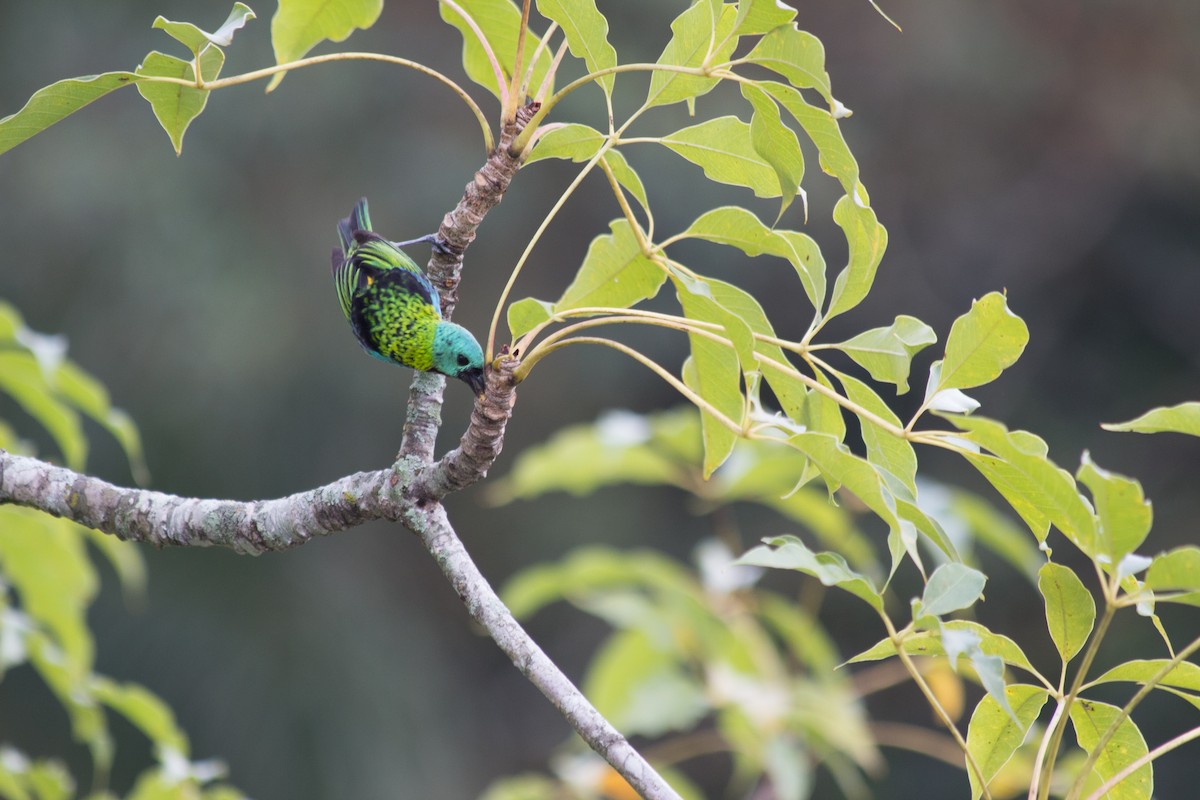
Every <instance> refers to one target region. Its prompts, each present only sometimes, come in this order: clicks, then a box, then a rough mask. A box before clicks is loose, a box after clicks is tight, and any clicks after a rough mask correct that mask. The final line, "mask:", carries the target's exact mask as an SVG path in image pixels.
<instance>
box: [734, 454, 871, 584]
mask: <svg viewBox="0 0 1200 800" xmlns="http://www.w3.org/2000/svg"><path fill="white" fill-rule="evenodd" d="M772 449H774V450H779V451H782V450H783V449H784V448H780V447H774V446H772ZM794 455H795V456H797V457H800V458H803V456H802V454H800V453H794ZM735 458H736V456H735ZM797 471H798V470H795V469H793V470H792V471H791V473H789V474H788V476H787V477H788V478H791V479H792V481H790V482H794V476H795V474H796V472H797ZM722 474H723V473H718V477H720V476H721V475H722ZM792 488H793V487H792V486H784V487H783V488H782V489H777V490H775V491H772V492H770V493H769V494H767V493H766V490H765V489H764V491H763V493H760V494H758V495H756V496H753V497H747V493H745V492H740V491H739V492H736V493H734V492H731V493H730V496H732V497H735V498H736V497H741V498H743V499H755V500H757V501H758V502H760V503H762V504H763V505H765V506H767V507H768V508H773V509H775V510H776V511H778V512H779V513H780V514H783V515H784V516H785V517H787V518H788V519H792V520H795V521H796V522H798V523H800V524H801V525H803V526H804V528H805V530H807V531H809V532H810V533H812V535H813V536H815V537H816V538H817V539H819V540H820V541H821V542H822V544H824V545H825V546H827V547H832V548H837V551H838V552H839V553H841V554H842V555H843V556H844V557H845V558H846V561H847V562H848V563H849V564H850V565H851V566H852V567H853V568H854V569H855V570H857V571H859V572H867V573H872V574H873V573H877V572H878V570H879V563H878V559H877V558H876V556H875V551H874V549H873V547H872V545H871V541H870V540H869V539H868V538H867V537H866V536H864V535H863V533H862V532H861V531H859V530H858V527H857V525H855V523H854V519H853V518H852V517H851V516H850V514H849V513H848V512H847V511H846V510H845V509H843V508H841V507H839V506H835V505H833V504H832V503H830V502H829V498H828V496H827V495H826V494H825V493H824V492H816V491H813V490H810V489H805V488H801V489H799V490H797V491H791V490H792ZM784 492H791V493H790V494H787V495H786V496H782V495H783V493H784Z"/></svg>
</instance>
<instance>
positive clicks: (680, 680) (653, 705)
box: [583, 630, 711, 736]
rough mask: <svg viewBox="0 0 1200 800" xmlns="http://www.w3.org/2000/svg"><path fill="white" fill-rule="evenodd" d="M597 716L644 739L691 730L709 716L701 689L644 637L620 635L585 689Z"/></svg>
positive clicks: (594, 665) (600, 656) (594, 666)
mask: <svg viewBox="0 0 1200 800" xmlns="http://www.w3.org/2000/svg"><path fill="white" fill-rule="evenodd" d="M583 691H584V694H586V695H587V696H588V699H590V700H591V701H592V703H594V704H595V706H596V708H597V710H599V711H600V713H601V714H603V715H604V716H605V717H607V718H608V719H609V720H611V721H612V722H613V724H614V725H619V726H621V730H623V731H629V732H630V733H635V734H641V735H644V736H661V735H663V734H666V733H671V732H673V731H683V730H688V729H689V728H691V727H692V726H693V725H695V724H696V722H698V721H699V720H700V719H701V718H703V717H704V716H705V715H706V714H708V713H709V712H710V711H711V706H710V705H709V702H708V700H707V699H706V697H705V692H704V688H703V686H701V685H699V684H698V683H697V682H696V680H695V678H693V677H691V676H689V675H688V674H687V673H686V672H685V671H684V670H683V669H682V667H681V666H680V665H679V664H678V663H677V662H676V658H675V656H674V655H673V654H672V653H671V652H670V650H669V649H667V648H664V647H663V646H662V645H661V644H658V643H655V642H652V641H651V640H650V638H649V637H648V636H647V635H646V634H645V633H644V632H642V631H638V630H625V631H619V632H617V633H615V634H613V635H612V636H611V637H609V639H608V641H607V642H606V643H605V644H604V646H603V647H602V648H601V649H600V651H599V652H598V653H597V654H596V655H595V657H593V659H592V662H591V665H590V666H589V667H588V674H587V678H586V679H585V681H584V685H583Z"/></svg>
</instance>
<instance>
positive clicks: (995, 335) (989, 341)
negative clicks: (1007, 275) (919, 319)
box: [937, 292, 1029, 391]
mask: <svg viewBox="0 0 1200 800" xmlns="http://www.w3.org/2000/svg"><path fill="white" fill-rule="evenodd" d="M1028 342H1029V328H1027V327H1026V326H1025V321H1024V320H1022V319H1021V318H1020V317H1018V316H1017V315H1016V314H1014V313H1012V312H1011V311H1009V309H1008V304H1007V303H1006V302H1005V300H1004V295H1002V294H1000V293H999V292H991V293H990V294H987V295H984V296H983V297H982V298H981V299H979V300H976V301H974V302H973V303H971V310H970V311H968V312H967V313H966V314H963V315H962V316H961V317H959V318H958V319H956V320H955V321H954V325H952V326H951V328H950V336H949V337H947V339H946V358H945V359H944V360H943V361H942V373H941V380H940V382H939V384H938V387H937V388H938V391H941V390H943V389H970V388H971V387H972V386H982V385H983V384H985V383H990V382H991V381H994V380H995V379H996V378H997V377H999V375H1000V373H1001V372H1003V371H1004V370H1005V369H1007V368H1008V367H1010V366H1012V365H1013V364H1014V363H1015V362H1016V360H1017V359H1018V358H1020V357H1021V353H1022V352H1023V351H1024V350H1025V345H1026V344H1027V343H1028Z"/></svg>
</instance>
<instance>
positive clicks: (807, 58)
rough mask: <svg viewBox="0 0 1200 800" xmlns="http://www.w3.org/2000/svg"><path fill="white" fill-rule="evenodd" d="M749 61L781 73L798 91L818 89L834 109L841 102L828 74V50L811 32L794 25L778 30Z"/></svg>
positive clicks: (758, 48) (757, 48)
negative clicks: (826, 56)
mask: <svg viewBox="0 0 1200 800" xmlns="http://www.w3.org/2000/svg"><path fill="white" fill-rule="evenodd" d="M746 61H748V62H750V63H751V64H758V65H759V66H762V67H766V68H767V69H769V70H772V71H773V72H777V73H779V74H780V75H782V76H783V77H784V78H786V79H787V80H788V82H789V83H791V84H792V86H795V87H796V88H797V89H816V90H817V91H818V92H820V93H821V96H822V97H824V98H825V101H826V102H828V103H829V105H830V107H835V104H836V103H837V101H836V100H834V99H833V90H832V88H831V87H830V85H829V73H828V72H826V71H825V47H824V45H822V44H821V40H820V39H818V38H817V37H815V36H813V35H812V34H811V33H808V32H807V31H802V30H799V29H798V28H796V27H795V26H792V25H785V26H783V27H779V28H775V29H774V30H773V31H771V32H770V33H768V34H767V35H766V36H764V37H763V38H762V39H761V40H760V41H759V42H758V44H757V45H755V47H754V49H753V50H751V51H750V52H749V53H748V54H747V55H746Z"/></svg>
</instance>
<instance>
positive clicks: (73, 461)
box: [0, 350, 87, 470]
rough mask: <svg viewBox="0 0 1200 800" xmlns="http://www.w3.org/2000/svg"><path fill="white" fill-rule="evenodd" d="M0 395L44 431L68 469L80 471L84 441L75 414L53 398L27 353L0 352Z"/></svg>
mask: <svg viewBox="0 0 1200 800" xmlns="http://www.w3.org/2000/svg"><path fill="white" fill-rule="evenodd" d="M56 371H57V370H56ZM0 391H4V392H6V393H7V394H8V395H9V396H10V397H12V399H13V400H15V401H16V403H17V405H19V406H20V407H21V408H22V409H24V410H25V412H26V413H28V414H29V416H31V417H33V418H34V419H35V420H36V421H37V422H38V423H39V424H40V425H41V426H42V427H44V428H45V429H46V431H47V432H48V433H49V434H50V436H51V437H52V438H53V439H54V443H55V445H56V446H57V447H58V449H59V451H60V452H61V453H62V455H63V459H64V460H65V461H66V464H67V466H68V467H70V468H71V469H74V470H82V469H83V467H84V462H85V461H86V459H87V440H86V439H85V438H84V435H83V425H82V423H81V421H80V419H79V414H77V413H76V412H75V410H74V409H73V408H71V407H70V406H69V405H67V404H66V403H63V402H62V401H61V400H60V399H59V398H58V397H57V396H56V394H55V392H54V389H53V387H52V386H51V385H50V384H49V383H48V381H47V378H46V374H45V372H44V371H43V370H42V368H41V365H39V364H38V361H37V358H36V357H34V356H33V355H32V354H30V353H27V352H20V351H16V350H0Z"/></svg>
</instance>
